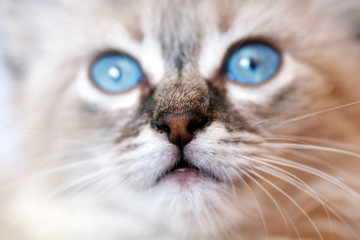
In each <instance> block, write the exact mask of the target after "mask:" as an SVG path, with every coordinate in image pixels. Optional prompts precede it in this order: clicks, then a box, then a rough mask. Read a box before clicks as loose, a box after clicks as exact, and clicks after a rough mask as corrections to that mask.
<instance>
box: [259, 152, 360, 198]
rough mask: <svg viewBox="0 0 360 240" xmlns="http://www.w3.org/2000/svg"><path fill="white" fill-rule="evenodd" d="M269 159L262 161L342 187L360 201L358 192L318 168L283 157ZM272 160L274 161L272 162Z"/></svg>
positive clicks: (269, 156) (269, 157)
mask: <svg viewBox="0 0 360 240" xmlns="http://www.w3.org/2000/svg"><path fill="white" fill-rule="evenodd" d="M267 157H268V158H264V159H262V160H263V161H266V162H270V163H273V164H276V165H282V166H286V167H289V168H293V169H297V170H300V171H302V172H306V173H309V174H311V175H314V176H317V177H319V178H321V179H323V180H326V181H329V182H331V183H332V184H334V185H336V186H338V187H340V188H341V189H343V190H344V191H346V192H348V193H350V194H351V195H353V196H354V197H356V198H357V199H360V194H359V193H358V192H356V191H355V190H354V189H352V188H350V187H349V186H347V185H346V184H344V183H343V182H341V181H340V180H338V179H336V178H335V177H333V176H331V175H329V174H326V173H324V172H322V171H320V170H318V169H316V168H313V167H310V166H307V165H304V164H300V163H297V162H292V161H289V160H287V159H284V158H281V157H275V156H271V155H268V156H267ZM271 159H272V160H271Z"/></svg>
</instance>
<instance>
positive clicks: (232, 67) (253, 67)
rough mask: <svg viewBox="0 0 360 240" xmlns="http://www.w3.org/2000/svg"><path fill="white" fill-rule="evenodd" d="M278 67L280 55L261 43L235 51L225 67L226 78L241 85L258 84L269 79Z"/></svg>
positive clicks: (248, 45) (244, 46)
mask: <svg viewBox="0 0 360 240" xmlns="http://www.w3.org/2000/svg"><path fill="white" fill-rule="evenodd" d="M279 65H280V54H279V53H278V52H277V51H276V50H275V49H274V48H272V47H270V46H268V45H266V44H262V43H252V44H246V45H243V46H242V47H240V48H238V49H237V50H235V52H234V53H232V55H231V56H230V58H229V60H228V62H227V65H226V77H227V78H229V79H231V80H233V81H235V82H239V83H243V84H250V85H251V84H252V85H254V84H259V83H262V82H265V81H266V80H268V79H269V78H271V77H272V76H273V75H274V74H275V73H276V72H277V70H278V68H279Z"/></svg>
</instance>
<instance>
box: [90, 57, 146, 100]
mask: <svg viewBox="0 0 360 240" xmlns="http://www.w3.org/2000/svg"><path fill="white" fill-rule="evenodd" d="M91 78H92V80H93V82H94V83H95V85H96V86H97V87H99V88H100V89H102V90H104V91H106V92H109V93H119V92H122V91H125V90H128V89H130V88H132V87H135V86H136V85H137V84H138V83H139V82H140V81H141V80H142V79H143V73H142V71H141V68H140V66H139V65H138V64H137V63H136V61H135V60H134V59H132V58H130V57H128V56H126V55H123V54H109V55H106V56H103V57H101V58H99V59H98V60H96V61H95V62H94V64H93V65H92V68H91Z"/></svg>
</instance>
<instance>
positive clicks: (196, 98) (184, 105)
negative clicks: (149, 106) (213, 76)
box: [152, 79, 209, 119]
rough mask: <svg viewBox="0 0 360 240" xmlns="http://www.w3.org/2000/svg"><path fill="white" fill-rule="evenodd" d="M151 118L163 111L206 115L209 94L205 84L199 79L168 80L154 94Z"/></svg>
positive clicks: (155, 117) (156, 116)
mask: <svg viewBox="0 0 360 240" xmlns="http://www.w3.org/2000/svg"><path fill="white" fill-rule="evenodd" d="M153 99H154V106H153V116H152V118H153V119H157V118H158V117H159V116H160V115H161V114H163V113H171V114H182V113H190V112H191V113H198V114H201V115H204V116H206V115H207V110H208V103H209V94H208V89H207V87H206V84H204V83H203V82H202V81H201V80H199V79H190V80H189V79H187V80H184V81H181V80H178V81H170V82H168V83H165V84H164V85H163V86H161V87H159V89H158V90H157V91H156V92H155V94H154V97H153Z"/></svg>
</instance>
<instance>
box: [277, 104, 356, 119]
mask: <svg viewBox="0 0 360 240" xmlns="http://www.w3.org/2000/svg"><path fill="white" fill-rule="evenodd" d="M359 103H360V101H356V102H351V103H347V104H343V105H340V106H336V107H331V108H327V109H324V110H320V111H317V112H313V113H309V114H305V115H302V116H298V117H295V118H291V119H288V120H285V121H282V122H281V124H288V123H292V122H296V121H299V120H303V119H306V118H309V117H313V116H316V115H320V114H323V113H327V112H331V111H335V110H338V109H341V108H346V107H350V106H354V105H356V104H359Z"/></svg>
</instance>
